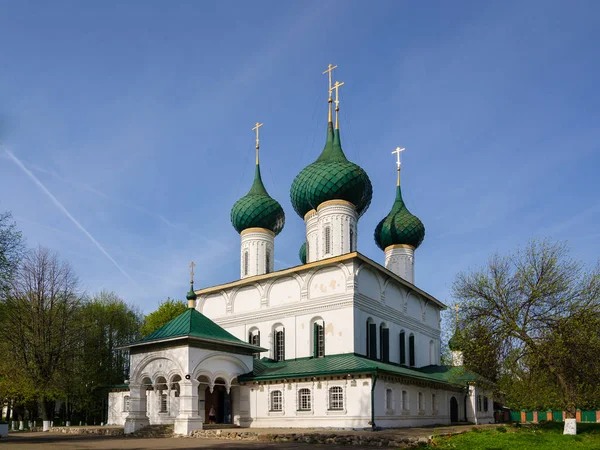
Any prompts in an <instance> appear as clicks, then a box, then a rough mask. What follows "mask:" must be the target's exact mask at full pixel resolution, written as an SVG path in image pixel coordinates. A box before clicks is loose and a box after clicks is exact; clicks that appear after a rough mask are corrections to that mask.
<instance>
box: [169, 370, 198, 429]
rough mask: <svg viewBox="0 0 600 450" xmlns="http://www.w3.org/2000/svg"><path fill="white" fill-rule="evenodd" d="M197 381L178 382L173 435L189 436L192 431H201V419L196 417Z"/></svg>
mask: <svg viewBox="0 0 600 450" xmlns="http://www.w3.org/2000/svg"><path fill="white" fill-rule="evenodd" d="M199 384H200V383H199V382H198V380H182V381H180V382H179V386H180V393H179V415H178V416H177V417H176V418H175V430H174V431H175V434H181V435H184V436H189V435H190V433H191V432H192V431H194V430H201V429H202V418H201V417H200V416H199V415H198V385H199Z"/></svg>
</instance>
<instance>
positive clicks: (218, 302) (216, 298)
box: [197, 293, 227, 319]
mask: <svg viewBox="0 0 600 450" xmlns="http://www.w3.org/2000/svg"><path fill="white" fill-rule="evenodd" d="M197 309H198V311H200V312H201V313H202V314H204V315H205V316H207V317H210V318H211V319H212V318H214V317H222V316H224V315H225V314H226V311H227V298H226V297H225V296H224V295H223V294H221V293H218V294H211V295H209V296H207V297H206V298H205V299H200V301H199V302H198V305H197Z"/></svg>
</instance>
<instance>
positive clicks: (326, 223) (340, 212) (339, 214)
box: [307, 200, 358, 261]
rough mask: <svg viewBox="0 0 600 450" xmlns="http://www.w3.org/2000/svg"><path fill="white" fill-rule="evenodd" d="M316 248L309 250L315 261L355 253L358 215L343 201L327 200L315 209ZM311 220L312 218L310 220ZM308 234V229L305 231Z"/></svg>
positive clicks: (349, 204)
mask: <svg viewBox="0 0 600 450" xmlns="http://www.w3.org/2000/svg"><path fill="white" fill-rule="evenodd" d="M316 216H317V220H318V226H317V233H316V234H317V238H318V242H319V245H318V248H317V249H316V251H314V252H313V251H312V250H311V261H313V259H312V255H313V254H314V255H315V259H314V260H315V261H318V260H321V259H325V258H331V257H334V256H340V255H344V254H346V253H350V252H353V251H356V242H357V237H358V236H357V227H356V224H357V222H358V214H356V208H355V207H354V205H353V204H352V203H350V202H347V201H345V200H329V201H326V202H323V203H321V204H320V205H319V207H318V208H317V213H316ZM311 220H312V218H311ZM307 232H308V229H307Z"/></svg>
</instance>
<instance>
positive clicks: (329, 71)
mask: <svg viewBox="0 0 600 450" xmlns="http://www.w3.org/2000/svg"><path fill="white" fill-rule="evenodd" d="M335 68H337V65H335V66H334V65H333V64H331V63H330V64H329V65H328V66H327V70H326V71H325V72H323V75H325V74H328V77H329V99H330V100H329V101H331V75H332V73H333V69H335Z"/></svg>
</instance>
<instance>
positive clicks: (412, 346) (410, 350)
mask: <svg viewBox="0 0 600 450" xmlns="http://www.w3.org/2000/svg"><path fill="white" fill-rule="evenodd" d="M408 357H409V364H410V366H411V367H413V366H414V365H415V336H414V335H413V334H411V335H410V336H409V337H408Z"/></svg>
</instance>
